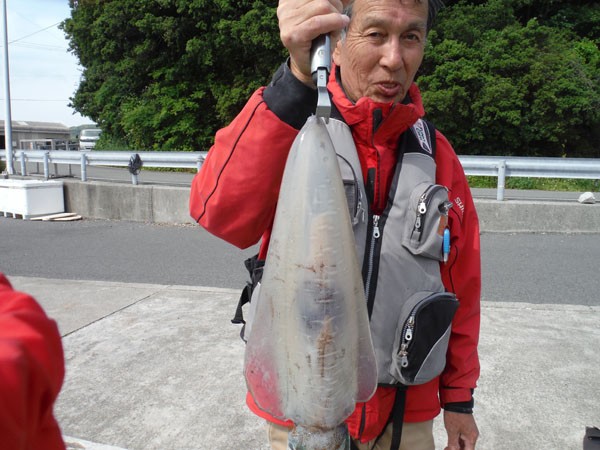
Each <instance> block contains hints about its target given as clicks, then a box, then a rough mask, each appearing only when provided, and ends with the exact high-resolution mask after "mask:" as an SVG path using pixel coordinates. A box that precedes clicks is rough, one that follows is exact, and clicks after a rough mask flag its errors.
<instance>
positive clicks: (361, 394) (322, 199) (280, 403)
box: [244, 117, 377, 430]
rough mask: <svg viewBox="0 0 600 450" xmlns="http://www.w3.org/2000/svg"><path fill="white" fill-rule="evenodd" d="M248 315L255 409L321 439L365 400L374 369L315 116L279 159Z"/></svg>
mask: <svg viewBox="0 0 600 450" xmlns="http://www.w3.org/2000/svg"><path fill="white" fill-rule="evenodd" d="M256 308H257V309H256V313H255V316H254V320H253V325H252V331H251V333H250V336H249V339H248V343H247V346H246V354H245V368H244V372H245V376H246V383H247V385H248V389H249V390H250V392H251V393H252V396H253V397H254V399H255V401H256V403H257V405H258V406H259V407H260V408H261V409H262V410H264V411H266V412H268V413H269V414H271V415H273V416H275V417H277V418H280V419H291V420H292V421H293V422H294V423H295V424H297V425H301V426H303V427H307V428H309V429H316V430H330V429H333V428H334V427H336V426H337V425H339V424H341V423H343V421H344V420H345V419H346V418H347V417H348V416H349V415H350V414H351V413H352V412H353V411H354V408H355V404H356V402H360V401H366V400H368V399H369V398H370V397H371V396H372V395H373V393H374V391H375V388H376V384H377V373H376V371H377V369H376V364H375V355H374V351H373V344H372V342H371V334H370V331H369V323H368V316H367V308H366V301H365V295H364V290H363V283H362V277H361V272H360V269H359V264H358V261H357V256H356V250H355V242H354V235H353V232H352V226H351V224H350V214H349V211H348V203H347V201H346V196H345V194H344V187H343V183H342V179H341V175H340V171H339V167H338V163H337V156H336V154H335V150H334V147H333V144H332V142H331V138H330V137H329V134H328V133H327V129H326V126H325V123H324V122H323V120H322V119H319V118H316V117H311V118H310V119H309V120H308V121H307V123H306V125H304V127H303V128H302V130H300V133H299V134H298V136H297V138H296V140H295V141H294V144H293V145H292V148H291V150H290V154H289V156H288V160H287V163H286V167H285V171H284V175H283V180H282V183H281V191H280V194H279V201H278V206H277V211H276V213H275V222H274V226H273V231H272V235H271V242H270V246H269V251H268V255H267V262H266V265H265V269H264V273H263V278H262V285H261V288H260V292H259V296H258V302H257V305H256Z"/></svg>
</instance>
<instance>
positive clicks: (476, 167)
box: [459, 155, 600, 200]
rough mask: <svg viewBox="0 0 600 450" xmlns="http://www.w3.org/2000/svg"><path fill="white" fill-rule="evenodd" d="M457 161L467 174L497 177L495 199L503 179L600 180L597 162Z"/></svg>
mask: <svg viewBox="0 0 600 450" xmlns="http://www.w3.org/2000/svg"><path fill="white" fill-rule="evenodd" d="M459 159H460V162H461V164H462V166H463V169H464V170H465V173H466V174H467V175H483V176H494V177H498V185H497V190H496V199H497V200H504V189H505V186H506V177H531V178H571V179H587V180H600V159H593V158H536V157H525V156H470V155H468V156H467V155H464V156H459Z"/></svg>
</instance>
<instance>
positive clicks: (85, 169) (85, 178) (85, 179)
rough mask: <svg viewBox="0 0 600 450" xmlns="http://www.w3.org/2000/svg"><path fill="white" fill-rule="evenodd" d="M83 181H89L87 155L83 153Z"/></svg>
mask: <svg viewBox="0 0 600 450" xmlns="http://www.w3.org/2000/svg"><path fill="white" fill-rule="evenodd" d="M81 181H87V156H86V154H85V153H82V154H81Z"/></svg>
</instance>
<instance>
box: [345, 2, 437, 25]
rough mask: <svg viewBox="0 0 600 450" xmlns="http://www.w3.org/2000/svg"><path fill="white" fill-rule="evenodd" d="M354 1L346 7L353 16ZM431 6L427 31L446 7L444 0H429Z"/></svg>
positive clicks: (428, 9) (350, 15)
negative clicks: (440, 11)
mask: <svg viewBox="0 0 600 450" xmlns="http://www.w3.org/2000/svg"><path fill="white" fill-rule="evenodd" d="M354 1H355V0H350V3H348V5H347V6H346V7H345V8H344V14H346V15H347V16H348V17H352V8H353V7H354ZM421 1H422V0H415V2H416V3H421ZM427 3H428V5H429V7H428V8H427V31H429V30H431V27H432V26H433V21H434V20H435V17H436V16H437V13H438V12H439V10H440V9H442V8H443V7H444V0H427Z"/></svg>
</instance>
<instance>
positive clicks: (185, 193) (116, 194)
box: [64, 180, 194, 224]
mask: <svg viewBox="0 0 600 450" xmlns="http://www.w3.org/2000/svg"><path fill="white" fill-rule="evenodd" d="M64 186H65V209H66V211H67V212H75V213H77V214H81V215H82V216H84V217H89V218H94V219H115V220H132V221H136V222H156V223H178V224H181V223H194V221H193V220H192V218H191V217H190V216H189V212H188V201H189V191H190V190H189V188H184V187H172V186H156V185H138V186H134V185H131V184H117V183H104V182H99V181H91V182H85V183H83V182H81V181H75V180H65V182H64Z"/></svg>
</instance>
